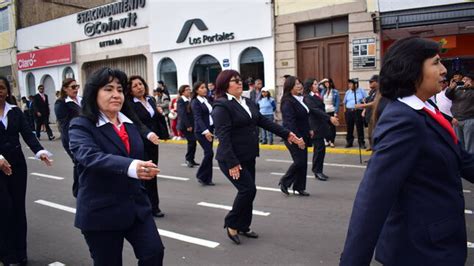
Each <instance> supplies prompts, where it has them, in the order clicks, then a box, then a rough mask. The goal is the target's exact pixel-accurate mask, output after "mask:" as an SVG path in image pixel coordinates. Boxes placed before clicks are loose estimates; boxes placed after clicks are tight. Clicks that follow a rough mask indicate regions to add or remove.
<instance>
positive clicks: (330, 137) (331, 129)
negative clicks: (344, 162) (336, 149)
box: [326, 112, 336, 143]
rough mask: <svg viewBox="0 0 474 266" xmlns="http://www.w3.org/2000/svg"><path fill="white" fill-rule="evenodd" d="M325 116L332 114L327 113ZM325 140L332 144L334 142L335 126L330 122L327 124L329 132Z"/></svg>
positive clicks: (331, 114)
mask: <svg viewBox="0 0 474 266" xmlns="http://www.w3.org/2000/svg"><path fill="white" fill-rule="evenodd" d="M327 114H328V115H329V116H334V112H329V113H327ZM326 140H327V141H329V142H332V143H334V141H335V140H336V126H335V125H333V124H332V123H331V122H329V132H328V135H327V136H326Z"/></svg>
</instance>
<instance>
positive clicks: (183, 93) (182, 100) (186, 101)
mask: <svg viewBox="0 0 474 266" xmlns="http://www.w3.org/2000/svg"><path fill="white" fill-rule="evenodd" d="M178 93H179V98H178V101H177V103H176V105H177V107H176V109H177V112H178V126H177V129H178V130H180V131H181V132H182V133H183V134H184V137H185V138H186V141H187V143H188V146H187V150H186V155H185V162H186V165H187V166H188V167H189V168H192V167H194V166H196V165H199V164H198V163H196V162H195V161H194V156H195V155H196V137H195V136H194V131H193V128H194V117H193V113H192V110H191V88H190V87H189V85H181V87H179V89H178Z"/></svg>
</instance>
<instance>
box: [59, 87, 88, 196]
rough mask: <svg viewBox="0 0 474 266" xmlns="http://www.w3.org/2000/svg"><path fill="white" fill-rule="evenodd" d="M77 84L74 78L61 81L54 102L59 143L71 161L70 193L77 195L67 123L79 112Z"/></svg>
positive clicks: (79, 103) (74, 165) (75, 173)
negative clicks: (57, 97)
mask: <svg viewBox="0 0 474 266" xmlns="http://www.w3.org/2000/svg"><path fill="white" fill-rule="evenodd" d="M78 92H79V85H77V83H76V80H75V79H72V78H67V79H65V80H64V81H63V84H62V86H61V91H60V97H59V99H57V100H56V102H55V103H54V112H55V114H56V120H57V121H58V123H59V128H60V131H61V143H62V144H63V147H64V150H65V151H66V153H67V154H68V155H69V157H71V160H72V162H73V179H74V180H73V184H72V194H73V196H74V197H77V178H78V176H77V164H76V162H75V161H74V157H73V156H72V153H71V150H70V149H69V124H70V122H71V120H72V119H73V118H75V117H77V116H79V114H80V112H81V104H82V97H80V96H78V95H77V94H78Z"/></svg>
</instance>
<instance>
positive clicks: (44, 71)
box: [18, 64, 83, 103]
mask: <svg viewBox="0 0 474 266" xmlns="http://www.w3.org/2000/svg"><path fill="white" fill-rule="evenodd" d="M66 67H70V68H72V70H73V71H74V75H75V78H76V80H77V79H78V75H79V71H78V68H77V65H76V64H73V65H64V66H55V67H48V68H40V69H33V70H31V71H28V70H25V71H18V85H19V87H20V94H21V96H26V97H28V92H27V88H28V84H27V81H26V75H27V74H28V73H30V72H31V73H32V74H33V75H34V77H35V84H36V88H38V86H39V85H40V84H41V81H42V80H43V77H44V76H45V75H50V76H51V78H53V81H54V86H55V89H56V91H58V90H60V89H61V83H62V82H63V71H64V69H65V68H66ZM80 85H81V89H80V90H79V94H82V85H83V84H80ZM36 88H35V89H36ZM35 92H36V93H37V92H38V91H37V90H35ZM48 97H49V99H50V101H51V99H53V103H54V99H55V96H54V95H49V96H48Z"/></svg>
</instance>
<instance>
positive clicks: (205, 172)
mask: <svg viewBox="0 0 474 266" xmlns="http://www.w3.org/2000/svg"><path fill="white" fill-rule="evenodd" d="M196 138H197V140H198V142H199V145H201V147H202V149H203V150H204V157H203V158H202V162H201V165H200V166H199V169H198V171H197V173H196V178H197V179H199V180H201V181H202V182H203V183H210V182H212V159H213V157H214V151H213V150H212V141H208V140H207V139H206V137H205V136H204V135H202V134H196Z"/></svg>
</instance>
